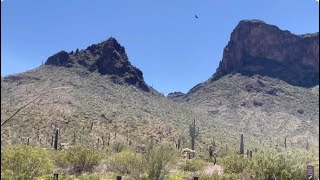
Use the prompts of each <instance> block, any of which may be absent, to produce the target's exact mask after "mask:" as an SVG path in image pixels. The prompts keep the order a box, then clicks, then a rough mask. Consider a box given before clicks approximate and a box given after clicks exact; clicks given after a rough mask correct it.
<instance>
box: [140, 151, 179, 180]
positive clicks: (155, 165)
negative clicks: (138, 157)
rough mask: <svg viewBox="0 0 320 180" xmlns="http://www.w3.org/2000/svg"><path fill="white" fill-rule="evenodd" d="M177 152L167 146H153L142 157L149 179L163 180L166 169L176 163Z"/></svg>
mask: <svg viewBox="0 0 320 180" xmlns="http://www.w3.org/2000/svg"><path fill="white" fill-rule="evenodd" d="M176 157H177V152H176V151H175V150H174V149H173V148H172V147H170V146H169V145H159V146H153V148H151V149H149V150H147V152H146V154H145V155H144V158H145V162H146V166H147V174H148V177H149V179H153V180H160V179H164V177H165V176H166V174H167V173H168V172H167V170H168V168H169V167H170V166H171V165H173V164H174V163H175V162H176Z"/></svg>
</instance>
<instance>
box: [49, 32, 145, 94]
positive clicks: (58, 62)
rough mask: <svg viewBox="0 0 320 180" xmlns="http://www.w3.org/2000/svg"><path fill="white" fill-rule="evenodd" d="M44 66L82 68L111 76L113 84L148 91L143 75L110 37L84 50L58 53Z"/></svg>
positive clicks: (122, 48)
mask: <svg viewBox="0 0 320 180" xmlns="http://www.w3.org/2000/svg"><path fill="white" fill-rule="evenodd" d="M45 65H54V66H62V67H67V68H70V67H82V68H86V69H87V70H89V71H90V72H99V73H100V74H101V75H112V76H114V77H113V78H112V79H113V81H114V82H117V83H121V82H122V81H123V82H125V83H128V84H130V85H134V86H136V87H138V88H140V89H142V90H143V91H149V90H150V89H149V87H148V86H147V85H146V83H145V82H144V79H143V73H142V72H141V71H140V70H139V69H138V68H136V67H134V66H132V65H131V63H130V62H129V60H128V56H127V54H126V52H125V49H124V47H122V46H121V45H120V44H119V43H118V42H117V40H116V39H115V38H112V37H111V38H109V39H108V40H106V41H104V42H102V43H99V44H93V45H91V46H89V47H88V48H87V49H85V50H81V51H79V50H76V52H71V53H67V52H65V51H60V52H59V53H57V54H55V55H53V56H51V57H49V58H48V60H47V61H46V63H45Z"/></svg>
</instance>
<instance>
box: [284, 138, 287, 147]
mask: <svg viewBox="0 0 320 180" xmlns="http://www.w3.org/2000/svg"><path fill="white" fill-rule="evenodd" d="M284 148H285V149H287V138H284Z"/></svg>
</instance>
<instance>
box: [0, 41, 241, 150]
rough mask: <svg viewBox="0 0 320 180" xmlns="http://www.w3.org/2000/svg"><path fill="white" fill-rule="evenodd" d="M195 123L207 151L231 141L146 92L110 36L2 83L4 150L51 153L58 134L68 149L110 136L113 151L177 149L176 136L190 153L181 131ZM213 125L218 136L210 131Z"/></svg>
mask: <svg viewBox="0 0 320 180" xmlns="http://www.w3.org/2000/svg"><path fill="white" fill-rule="evenodd" d="M20 108H22V109H21V110H20V111H18V110H19V109H20ZM15 112H18V113H17V114H16V115H14V114H15ZM13 115H14V116H13ZM11 116H13V118H11V119H9V118H10V117H11ZM7 119H9V120H8V121H6V120H7ZM193 119H196V121H197V125H198V126H199V127H200V131H201V132H202V135H200V136H199V137H198V140H199V141H200V142H202V143H201V144H200V143H198V144H197V145H198V146H203V147H205V146H206V143H209V142H210V141H211V140H212V137H213V136H217V137H221V138H216V140H221V141H222V140H224V142H226V140H225V139H226V138H227V137H231V136H229V135H228V136H222V134H225V132H224V130H223V127H222V126H221V127H220V126H219V125H220V124H219V123H218V122H217V121H215V120H209V119H210V118H209V116H206V115H201V114H197V113H193V112H192V110H191V109H190V108H188V107H183V106H182V105H180V104H177V103H175V102H173V101H169V100H167V99H166V97H164V96H163V95H161V94H160V93H158V92H157V91H156V90H154V89H152V88H151V87H149V86H148V85H147V84H146V83H145V82H144V80H143V75H142V72H141V71H140V70H138V69H137V68H135V67H133V66H132V65H131V64H130V62H129V60H128V57H127V55H126V53H125V51H124V48H123V47H122V46H121V45H119V44H118V43H117V41H116V40H115V39H114V38H110V39H108V40H107V41H105V42H102V43H100V44H97V45H92V46H89V47H88V48H87V49H85V50H80V51H79V50H76V51H75V52H70V53H67V52H64V51H61V52H59V53H57V54H55V55H53V56H51V57H49V58H48V60H47V61H46V63H45V65H43V66H41V67H38V68H36V69H34V70H31V71H27V72H24V73H21V74H16V75H10V76H7V77H4V78H3V79H2V80H1V124H2V125H1V141H2V145H13V144H23V143H26V142H27V139H28V138H29V140H30V144H32V145H41V146H43V147H49V146H50V142H51V136H52V135H53V133H54V132H55V129H56V128H59V129H60V140H61V141H60V142H61V143H67V144H71V145H72V144H76V143H82V144H93V145H96V143H98V142H100V145H101V144H102V139H103V140H104V141H105V142H106V141H107V139H108V138H109V134H110V143H111V145H114V144H116V143H118V142H122V143H124V144H128V143H129V141H130V143H131V144H132V145H133V146H136V145H142V144H146V143H148V142H151V141H154V142H170V143H174V142H176V141H177V139H178V138H181V139H183V140H182V146H183V147H187V146H189V144H188V140H189V138H188V131H186V130H188V126H189V123H191V121H192V120H193ZM207 122H210V123H207ZM208 124H210V125H208ZM213 126H215V127H216V128H218V127H220V128H218V129H220V130H219V131H216V132H214V133H212V132H211V128H212V127H213ZM219 133H221V134H220V135H218V134H219ZM231 133H236V132H228V133H227V134H231ZM98 139H99V140H98ZM152 139H153V140H152Z"/></svg>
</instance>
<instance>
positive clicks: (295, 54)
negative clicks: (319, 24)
mask: <svg viewBox="0 0 320 180" xmlns="http://www.w3.org/2000/svg"><path fill="white" fill-rule="evenodd" d="M179 102H181V103H182V104H183V105H185V106H189V107H191V108H193V110H194V111H195V112H198V113H202V114H207V115H210V116H211V117H212V118H214V119H219V121H222V122H224V123H225V124H227V126H228V127H230V129H237V130H238V131H239V132H244V133H246V134H250V135H252V136H253V137H265V138H266V139H269V140H272V139H275V138H279V137H281V138H284V137H287V138H288V139H290V141H291V142H292V144H294V143H297V144H299V145H300V146H301V147H303V146H305V145H306V141H307V140H308V141H309V142H310V141H311V142H312V143H314V144H316V145H318V144H319V138H318V136H319V109H318V105H319V34H318V33H315V34H308V35H301V36H298V35H294V34H292V33H290V32H289V31H282V30H280V29H279V28H278V27H276V26H273V25H268V24H266V23H264V22H262V21H257V20H253V21H249V20H244V21H241V22H240V23H239V24H238V25H237V27H236V28H235V30H234V31H233V32H232V34H231V38H230V41H229V43H228V45H227V46H226V48H225V49H224V52H223V58H222V60H221V62H220V65H219V67H218V69H217V71H216V73H214V75H213V76H212V77H211V78H210V79H208V80H207V81H205V82H203V83H200V84H198V85H196V86H195V87H193V88H192V89H191V90H190V91H189V92H188V93H187V94H186V95H183V96H179ZM282 141H283V139H282V140H280V142H282Z"/></svg>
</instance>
